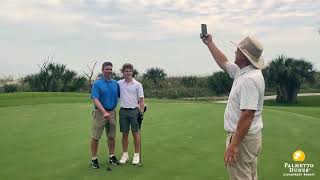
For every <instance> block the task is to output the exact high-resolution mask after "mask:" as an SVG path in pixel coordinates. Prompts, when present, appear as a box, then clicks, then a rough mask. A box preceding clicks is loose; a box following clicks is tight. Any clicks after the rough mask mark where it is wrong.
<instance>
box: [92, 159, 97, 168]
mask: <svg viewBox="0 0 320 180" xmlns="http://www.w3.org/2000/svg"><path fill="white" fill-rule="evenodd" d="M91 167H92V168H93V169H98V168H99V162H98V158H95V159H92V160H91Z"/></svg>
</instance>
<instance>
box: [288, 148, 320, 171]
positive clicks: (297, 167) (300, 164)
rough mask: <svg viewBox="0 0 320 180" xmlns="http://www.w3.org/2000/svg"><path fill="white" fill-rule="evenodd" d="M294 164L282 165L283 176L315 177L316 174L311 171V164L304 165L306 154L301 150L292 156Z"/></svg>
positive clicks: (312, 167)
mask: <svg viewBox="0 0 320 180" xmlns="http://www.w3.org/2000/svg"><path fill="white" fill-rule="evenodd" d="M292 159H293V161H294V163H288V162H285V163H284V168H285V170H286V172H285V173H283V176H304V177H307V176H315V175H316V174H315V173H314V172H313V171H312V170H313V169H314V164H313V163H305V162H304V161H305V160H306V154H305V153H304V152H303V151H302V150H296V151H295V152H294V153H293V154H292Z"/></svg>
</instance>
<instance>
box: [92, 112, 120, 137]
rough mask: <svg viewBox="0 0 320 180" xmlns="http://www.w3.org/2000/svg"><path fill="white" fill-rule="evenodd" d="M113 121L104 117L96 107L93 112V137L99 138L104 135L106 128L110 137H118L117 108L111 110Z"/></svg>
mask: <svg viewBox="0 0 320 180" xmlns="http://www.w3.org/2000/svg"><path fill="white" fill-rule="evenodd" d="M109 113H110V118H111V121H108V120H107V119H105V118H104V117H103V114H102V113H101V112H100V111H99V110H98V109H95V110H94V111H93V113H92V138H93V139H95V140H99V139H100V138H101V136H102V133H103V130H104V128H106V135H107V137H108V138H115V137H116V110H113V111H109Z"/></svg>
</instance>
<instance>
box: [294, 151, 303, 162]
mask: <svg viewBox="0 0 320 180" xmlns="http://www.w3.org/2000/svg"><path fill="white" fill-rule="evenodd" d="M292 158H293V160H294V161H304V159H305V158H306V155H305V154H304V152H303V151H301V150H297V151H296V152H294V153H293V154H292Z"/></svg>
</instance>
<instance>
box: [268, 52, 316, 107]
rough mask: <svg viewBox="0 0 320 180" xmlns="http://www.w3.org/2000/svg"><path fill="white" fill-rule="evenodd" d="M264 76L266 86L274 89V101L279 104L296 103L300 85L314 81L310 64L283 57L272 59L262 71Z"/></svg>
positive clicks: (313, 71) (301, 60)
mask: <svg viewBox="0 0 320 180" xmlns="http://www.w3.org/2000/svg"><path fill="white" fill-rule="evenodd" d="M264 75H265V78H266V81H267V84H268V85H269V86H273V87H275V88H276V92H277V98H276V100H277V102H281V103H297V94H298V92H299V89H300V86H301V84H302V83H304V82H309V83H312V82H314V80H315V70H314V69H313V65H312V63H310V62H308V61H306V60H304V59H294V58H288V57H286V56H284V55H280V56H279V57H277V58H276V59H274V60H273V61H272V62H271V63H270V64H269V66H268V67H267V68H266V69H265V70H264Z"/></svg>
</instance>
